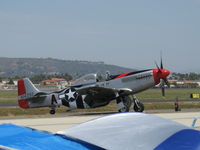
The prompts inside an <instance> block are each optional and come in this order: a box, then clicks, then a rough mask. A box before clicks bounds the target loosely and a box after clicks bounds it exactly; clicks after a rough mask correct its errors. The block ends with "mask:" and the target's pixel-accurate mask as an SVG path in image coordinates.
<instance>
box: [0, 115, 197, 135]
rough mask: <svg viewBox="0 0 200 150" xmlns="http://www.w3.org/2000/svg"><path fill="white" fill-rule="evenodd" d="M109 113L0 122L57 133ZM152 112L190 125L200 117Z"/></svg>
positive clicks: (1, 120)
mask: <svg viewBox="0 0 200 150" xmlns="http://www.w3.org/2000/svg"><path fill="white" fill-rule="evenodd" d="M109 114H110V113H87V114H74V115H69V114H66V115H64V114H63V115H62V116H61V115H55V116H47V117H45V116H42V117H40V118H37V116H35V117H34V118H30V117H29V118H28V117H27V118H26V117H24V118H11V119H6V118H2V119H0V124H2V123H12V124H17V125H21V126H26V127H30V128H34V129H38V130H43V131H48V132H52V133H56V132H58V131H61V130H64V129H66V128H70V127H73V126H75V125H78V124H80V123H83V122H86V121H88V120H91V119H95V118H98V117H102V116H105V115H109ZM152 114H154V115H156V116H159V117H162V118H166V119H169V120H172V121H175V122H178V123H181V124H184V125H186V126H190V125H191V124H192V122H193V120H194V118H199V119H200V112H172V113H152ZM38 117H39V116H38ZM195 128H196V129H200V120H197V123H196V125H195Z"/></svg>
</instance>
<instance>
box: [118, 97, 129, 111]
mask: <svg viewBox="0 0 200 150" xmlns="http://www.w3.org/2000/svg"><path fill="white" fill-rule="evenodd" d="M131 104H132V100H131V99H130V98H129V97H128V96H123V97H120V98H118V99H117V105H118V107H119V109H118V111H119V112H129V110H130V107H131Z"/></svg>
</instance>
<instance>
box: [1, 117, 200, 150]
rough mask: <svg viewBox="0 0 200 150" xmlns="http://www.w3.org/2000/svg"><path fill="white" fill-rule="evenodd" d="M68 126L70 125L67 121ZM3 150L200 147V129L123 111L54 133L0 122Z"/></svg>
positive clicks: (183, 149)
mask: <svg viewBox="0 0 200 150" xmlns="http://www.w3.org/2000/svg"><path fill="white" fill-rule="evenodd" d="M66 126H67V124H66ZM0 133H1V134H0V149H1V148H2V149H3V148H4V147H5V149H6V148H11V149H26V150H27V149H31V150H34V149H37V150H44V149H48V150H55V149H59V150H60V149H70V150H88V149H90V150H91V149H94V150H104V149H109V150H122V149H127V150H130V149H134V150H199V147H200V131H198V130H194V129H191V128H188V127H187V126H184V125H182V124H179V123H176V122H174V121H170V120H167V119H163V118H160V117H157V116H154V115H151V114H144V113H120V114H114V115H107V116H104V117H100V118H97V119H93V120H90V121H87V122H85V123H82V124H79V125H76V126H74V127H72V128H68V129H65V130H63V131H59V132H58V134H51V133H47V132H42V131H38V130H33V129H30V128H26V127H22V126H16V125H13V124H2V125H0Z"/></svg>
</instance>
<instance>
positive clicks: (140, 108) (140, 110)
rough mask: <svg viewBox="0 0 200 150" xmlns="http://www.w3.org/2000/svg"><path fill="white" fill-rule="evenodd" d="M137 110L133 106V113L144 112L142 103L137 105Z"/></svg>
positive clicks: (135, 106)
mask: <svg viewBox="0 0 200 150" xmlns="http://www.w3.org/2000/svg"><path fill="white" fill-rule="evenodd" d="M138 105H139V108H138V107H137V105H136V104H135V105H134V107H133V109H134V111H135V112H143V111H144V105H143V104H142V103H138Z"/></svg>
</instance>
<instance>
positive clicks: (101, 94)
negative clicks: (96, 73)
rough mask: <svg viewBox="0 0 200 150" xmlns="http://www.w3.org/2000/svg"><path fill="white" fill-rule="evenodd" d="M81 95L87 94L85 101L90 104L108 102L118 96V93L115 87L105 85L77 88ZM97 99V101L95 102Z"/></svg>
mask: <svg viewBox="0 0 200 150" xmlns="http://www.w3.org/2000/svg"><path fill="white" fill-rule="evenodd" d="M77 92H78V94H80V95H87V97H86V98H85V101H86V102H87V103H88V104H91V105H93V103H95V104H96V103H102V102H108V100H113V99H115V98H116V93H115V91H114V90H113V89H110V88H103V87H87V88H82V89H79V90H77ZM94 100H95V102H94Z"/></svg>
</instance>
